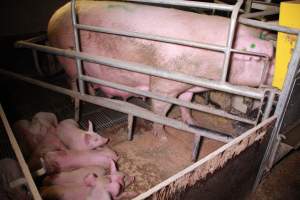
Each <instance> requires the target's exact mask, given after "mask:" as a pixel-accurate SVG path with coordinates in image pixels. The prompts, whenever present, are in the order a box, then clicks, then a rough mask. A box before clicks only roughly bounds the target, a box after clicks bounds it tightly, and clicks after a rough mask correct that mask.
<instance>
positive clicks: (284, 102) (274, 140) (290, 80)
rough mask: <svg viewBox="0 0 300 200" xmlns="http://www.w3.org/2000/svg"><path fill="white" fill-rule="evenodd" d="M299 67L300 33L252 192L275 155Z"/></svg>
mask: <svg viewBox="0 0 300 200" xmlns="http://www.w3.org/2000/svg"><path fill="white" fill-rule="evenodd" d="M299 66H300V33H299V34H298V36H297V41H296V45H295V48H294V52H293V54H292V57H291V60H290V62H289V65H288V72H287V75H286V79H285V81H284V86H283V90H282V92H281V94H280V97H279V100H278V103H277V106H276V110H275V113H274V115H275V116H277V117H278V119H277V121H276V124H275V126H274V128H273V131H272V133H271V136H270V139H269V143H268V146H267V149H266V151H265V155H264V157H263V160H262V161H261V164H260V169H259V172H258V174H257V176H256V180H255V183H254V186H253V191H255V190H256V188H257V186H258V184H259V182H260V180H261V179H262V176H263V174H264V172H265V171H266V169H267V166H268V165H269V166H270V163H269V162H270V158H272V157H273V155H274V154H275V153H276V151H277V148H276V147H278V143H279V141H278V138H279V131H280V129H281V126H282V123H283V120H284V117H285V113H286V110H287V106H288V103H289V101H290V98H291V94H292V92H293V90H292V88H293V86H294V84H295V78H296V72H297V71H298V70H299Z"/></svg>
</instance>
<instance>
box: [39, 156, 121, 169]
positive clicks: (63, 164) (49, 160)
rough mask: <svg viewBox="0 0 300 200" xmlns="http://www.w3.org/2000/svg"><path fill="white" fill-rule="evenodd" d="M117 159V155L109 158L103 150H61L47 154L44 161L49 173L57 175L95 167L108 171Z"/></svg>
mask: <svg viewBox="0 0 300 200" xmlns="http://www.w3.org/2000/svg"><path fill="white" fill-rule="evenodd" d="M117 159H118V156H117V154H115V155H112V156H107V155H104V154H102V153H101V150H85V151H77V150H61V151H53V152H48V153H46V154H45V155H44V156H43V159H42V160H43V164H44V168H45V169H46V170H47V173H55V172H63V171H69V170H74V169H78V168H81V167H87V166H95V165H98V166H100V167H103V168H105V169H107V168H109V167H110V163H111V161H116V160H117Z"/></svg>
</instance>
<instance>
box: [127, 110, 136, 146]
mask: <svg viewBox="0 0 300 200" xmlns="http://www.w3.org/2000/svg"><path fill="white" fill-rule="evenodd" d="M133 121H134V116H133V115H131V114H128V125H127V131H128V134H127V139H128V140H129V141H130V140H132V138H133Z"/></svg>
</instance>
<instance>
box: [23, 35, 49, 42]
mask: <svg viewBox="0 0 300 200" xmlns="http://www.w3.org/2000/svg"><path fill="white" fill-rule="evenodd" d="M46 39H47V35H45V34H42V35H38V36H36V37H33V38H30V39H28V40H26V41H27V42H33V43H37V42H42V41H45V40H46Z"/></svg>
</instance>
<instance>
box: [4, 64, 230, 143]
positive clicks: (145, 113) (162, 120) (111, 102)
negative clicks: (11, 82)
mask: <svg viewBox="0 0 300 200" xmlns="http://www.w3.org/2000/svg"><path fill="white" fill-rule="evenodd" d="M0 74H3V75H6V76H9V77H12V78H15V79H19V80H22V81H25V82H27V83H30V84H33V85H37V86H40V87H43V88H47V89H49V90H52V91H55V92H59V93H62V94H65V95H68V96H70V97H73V98H77V99H80V100H82V101H85V102H88V103H92V104H95V105H99V106H103V107H105V108H109V109H113V110H116V111H119V112H123V113H127V114H131V115H132V116H136V117H140V118H143V119H146V120H150V121H153V122H155V123H159V124H164V125H167V126H170V127H173V128H175V129H179V130H183V131H186V132H189V133H194V134H195V135H197V136H203V137H207V138H210V139H214V140H218V141H221V142H225V143H227V142H229V141H231V140H232V137H231V136H227V135H223V134H220V133H218V132H214V131H208V130H207V129H201V128H193V127H190V126H189V125H187V124H186V123H184V122H181V121H178V120H175V119H171V118H168V117H164V116H161V115H158V114H155V113H153V112H151V111H149V110H147V109H145V108H141V107H139V106H136V105H133V104H131V103H128V102H124V101H119V100H115V99H108V98H103V97H96V96H90V95H86V94H80V93H79V92H74V91H72V90H69V89H66V88H63V87H59V86H55V85H53V84H49V83H45V82H43V81H39V80H35V79H32V78H29V77H26V76H22V75H20V74H16V73H13V72H9V71H7V70H2V69H0Z"/></svg>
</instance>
